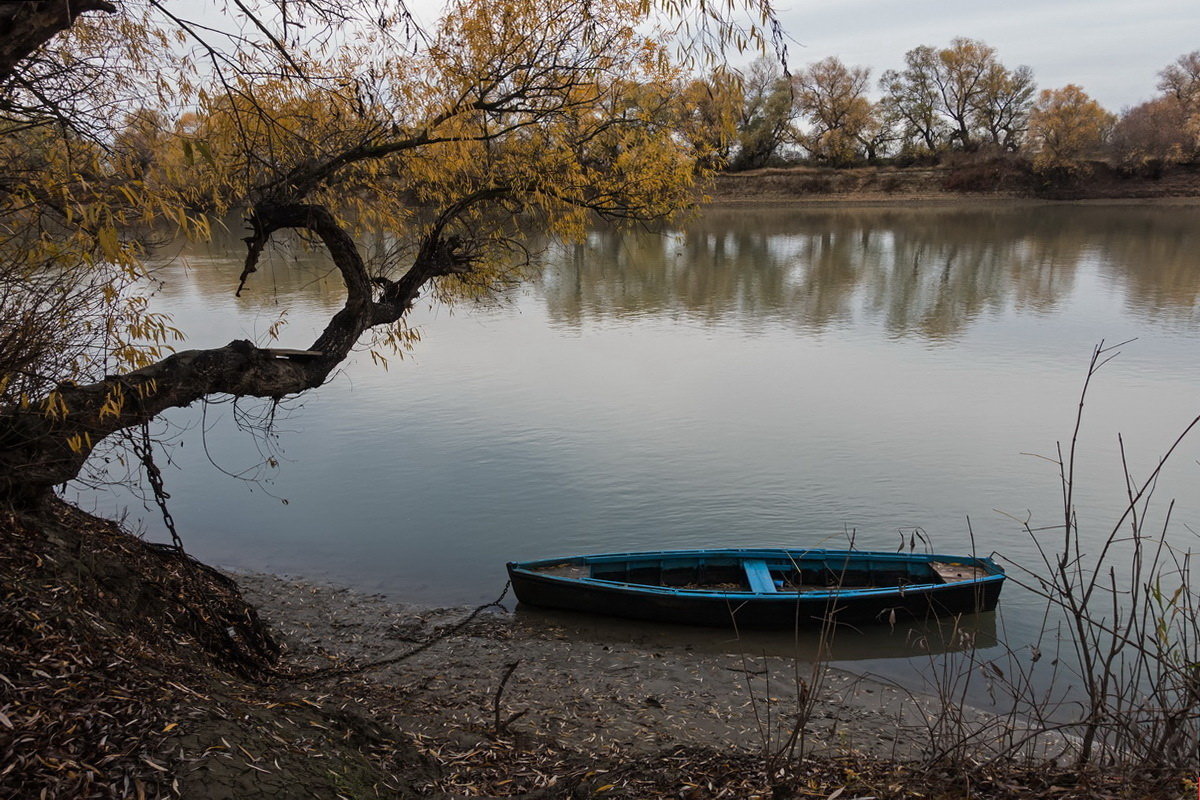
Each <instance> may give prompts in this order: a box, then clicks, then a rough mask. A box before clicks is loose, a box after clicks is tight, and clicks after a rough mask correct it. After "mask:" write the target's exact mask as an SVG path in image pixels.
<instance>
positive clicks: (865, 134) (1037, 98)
mask: <svg viewBox="0 0 1200 800" xmlns="http://www.w3.org/2000/svg"><path fill="white" fill-rule="evenodd" d="M904 62H905V67H904V69H901V70H888V71H886V72H884V73H883V74H882V75H881V76H880V78H879V80H878V82H877V83H876V84H875V85H876V86H877V87H878V90H879V95H880V99H878V100H872V99H871V97H869V96H868V95H869V92H870V90H871V88H872V80H871V69H870V68H869V67H857V66H854V67H852V66H847V65H846V64H844V63H843V62H842V61H841V60H840V59H838V58H836V57H829V58H826V59H823V60H821V61H816V62H814V63H811V64H808V65H807V66H805V67H803V68H802V69H798V70H795V71H793V73H792V74H791V75H790V76H789V75H786V74H785V73H784V72H783V69H782V68H781V66H780V65H779V64H778V63H777V62H775V61H772V60H769V59H760V60H759V61H756V62H755V63H754V64H752V65H751V66H750V67H749V68H748V69H746V70H744V71H743V72H741V73H734V72H730V71H724V70H718V71H714V72H713V73H711V74H710V75H708V76H707V77H705V78H703V79H698V80H695V81H693V82H692V83H691V84H690V85H689V87H688V92H689V94H690V95H691V96H692V98H693V99H694V107H695V116H694V119H692V120H691V121H690V122H689V130H688V133H689V135H690V136H691V137H692V138H693V140H694V141H695V143H696V144H697V145H698V146H703V147H704V148H706V150H707V152H708V153H709V154H710V156H709V158H710V159H711V161H710V163H712V164H713V165H722V166H724V167H725V168H726V169H729V170H732V171H740V170H747V169H756V168H760V167H766V166H772V165H780V164H786V163H797V162H801V161H802V162H806V163H810V164H818V165H824V166H835V167H843V166H854V165H857V164H864V163H879V162H881V161H890V162H892V163H916V162H921V161H929V160H933V159H936V158H938V157H940V156H942V155H944V154H946V153H949V152H967V153H977V152H979V153H985V154H997V153H1019V154H1022V155H1025V156H1027V157H1028V158H1029V160H1030V161H1031V163H1032V165H1033V167H1034V168H1035V169H1037V170H1038V171H1040V172H1045V173H1054V172H1059V173H1063V172H1065V173H1070V172H1073V171H1078V170H1079V169H1080V168H1081V167H1082V165H1083V164H1085V163H1086V162H1087V161H1089V160H1105V161H1108V162H1110V163H1112V164H1113V165H1114V166H1119V167H1127V168H1134V169H1140V168H1145V167H1147V166H1161V165H1163V164H1168V163H1178V162H1190V161H1194V160H1196V159H1197V157H1198V156H1200V50H1198V51H1195V52H1192V53H1189V54H1187V55H1183V56H1180V57H1179V58H1178V59H1176V60H1175V61H1174V62H1173V63H1171V64H1170V65H1168V66H1167V67H1165V68H1164V69H1163V70H1162V71H1160V72H1159V73H1158V78H1159V80H1158V84H1157V88H1158V91H1159V94H1158V95H1157V96H1156V97H1154V98H1153V99H1152V100H1149V101H1147V102H1145V103H1142V104H1140V105H1137V106H1134V107H1132V108H1127V109H1125V110H1123V111H1121V112H1120V114H1114V113H1112V112H1110V111H1108V110H1106V109H1104V108H1103V107H1101V106H1100V104H1099V103H1097V102H1096V101H1095V100H1093V99H1092V98H1091V97H1089V96H1088V94H1087V92H1085V91H1084V90H1083V89H1082V88H1080V87H1079V86H1076V85H1074V84H1068V85H1067V86H1064V87H1061V88H1056V89H1043V90H1042V91H1040V92H1039V91H1038V89H1037V86H1036V84H1035V82H1034V75H1033V70H1032V69H1030V68H1029V67H1027V66H1019V67H1016V68H1015V69H1010V68H1008V67H1007V66H1005V65H1004V64H1003V63H1001V61H1000V60H999V58H998V57H997V54H996V50H995V49H994V48H992V47H990V46H988V45H987V44H985V43H984V42H981V41H978V40H974V39H967V38H957V39H954V40H953V41H952V42H951V43H950V45H949V46H948V47H944V48H941V49H938V48H934V47H929V46H925V45H922V46H920V47H916V48H913V49H912V50H909V51H908V52H907V53H906V54H905V56H904Z"/></svg>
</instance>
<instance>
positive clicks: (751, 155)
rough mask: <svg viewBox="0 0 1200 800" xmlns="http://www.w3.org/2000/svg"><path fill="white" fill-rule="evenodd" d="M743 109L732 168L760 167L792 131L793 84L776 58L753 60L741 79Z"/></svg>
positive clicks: (738, 126) (763, 165)
mask: <svg viewBox="0 0 1200 800" xmlns="http://www.w3.org/2000/svg"><path fill="white" fill-rule="evenodd" d="M741 88H742V109H741V115H740V118H739V120H738V125H737V130H738V137H737V138H738V141H737V147H736V150H735V152H734V155H733V159H732V162H731V163H730V169H732V170H735V171H736V170H746V169H758V168H759V167H765V166H767V165H768V164H770V163H771V161H772V159H774V158H775V157H776V156H777V155H778V154H779V151H780V149H781V148H782V147H783V145H784V144H785V143H786V142H787V141H788V140H789V139H790V138H791V133H792V117H793V113H792V87H791V83H790V82H789V81H788V79H787V78H786V77H785V76H784V74H783V71H782V70H781V69H780V68H779V63H778V62H777V61H774V60H772V59H768V58H760V59H758V60H756V61H755V62H754V63H752V64H751V65H750V66H749V67H748V68H747V69H746V70H745V72H744V73H743V75H742V79H741Z"/></svg>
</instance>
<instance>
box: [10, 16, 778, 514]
mask: <svg viewBox="0 0 1200 800" xmlns="http://www.w3.org/2000/svg"><path fill="white" fill-rule="evenodd" d="M236 5H237V7H238V9H240V11H239V12H238V13H239V14H240V15H241V17H242V23H241V24H240V25H235V26H233V27H234V30H233V31H232V32H231V33H230V34H229V35H228V37H227V38H226V39H224V40H223V42H222V43H221V44H219V45H216V44H214V43H213V41H212V37H214V36H216V35H217V34H216V33H214V28H213V27H212V26H208V25H206V26H198V25H196V24H194V23H190V22H188V21H187V20H185V19H182V18H180V17H178V16H176V15H174V14H172V13H171V12H169V11H165V10H163V8H162V7H161V6H159V5H158V4H157V3H152V4H150V5H146V6H136V7H135V6H132V5H120V6H118V5H114V4H109V3H108V2H105V1H104V0H95V2H93V3H92V4H91V5H87V4H86V3H82V4H81V3H78V2H75V3H74V4H69V3H67V2H65V0H64V1H63V2H59V0H45V2H39V3H17V4H8V5H6V6H5V7H4V8H3V9H0V19H2V20H3V21H4V22H5V23H6V24H5V25H3V26H0V160H2V161H3V169H0V175H3V176H4V177H3V178H0V223H3V224H2V225H0V315H2V316H3V328H2V329H0V330H2V331H3V334H2V335H0V500H2V501H3V502H5V503H9V504H21V503H33V502H36V501H37V500H38V499H39V498H40V497H42V496H43V495H45V493H47V492H49V491H50V490H51V488H52V487H53V486H55V485H58V484H61V483H63V482H64V481H67V480H71V479H73V478H74V477H76V475H77V474H78V473H79V471H80V470H81V468H82V467H83V465H84V464H85V462H86V461H87V459H88V457H89V455H90V454H91V453H92V452H93V451H94V449H95V448H96V447H97V446H99V445H100V444H101V443H103V442H105V441H106V440H109V439H110V438H111V437H112V436H113V435H114V434H117V433H120V432H122V431H128V430H135V429H137V428H138V427H140V426H144V425H145V424H146V423H147V422H148V421H149V420H151V419H153V418H154V417H155V416H157V415H158V414H160V413H162V412H163V411H164V410H166V409H169V408H173V407H180V406H186V405H189V404H191V403H194V402H197V401H201V400H203V399H205V398H207V397H210V396H212V395H218V394H219V395H226V396H234V397H258V398H266V399H268V400H278V399H280V398H283V397H286V396H289V395H294V394H297V393H300V392H304V391H306V390H309V389H312V388H314V387H317V386H319V385H321V384H322V383H323V382H325V381H326V380H327V378H328V377H329V375H330V374H331V373H332V372H333V370H335V369H336V368H337V367H338V365H339V364H341V363H342V361H343V360H344V359H345V358H346V357H347V355H348V354H349V353H350V352H351V351H352V349H354V348H355V347H358V346H361V345H366V346H368V347H387V346H401V347H402V346H405V344H406V343H407V342H408V341H410V338H411V335H410V332H409V331H408V328H407V326H406V323H405V319H406V315H407V314H408V311H409V309H410V308H411V307H412V306H413V304H414V302H415V301H416V300H417V298H418V297H419V296H422V295H430V296H433V297H436V298H440V299H443V300H447V301H450V300H453V299H455V298H458V297H463V296H477V295H480V294H482V293H487V292H489V291H491V290H493V289H495V288H496V287H498V286H503V285H507V283H508V282H510V281H512V280H514V279H517V278H519V277H520V275H521V272H520V269H521V266H522V264H523V262H524V261H525V259H526V255H527V254H526V251H525V249H524V247H523V245H522V243H521V237H522V235H523V234H522V231H523V230H525V229H526V227H527V226H528V225H529V224H533V225H535V226H537V227H539V228H541V229H542V230H549V231H550V232H552V233H557V234H559V235H563V236H574V235H578V234H580V233H581V232H582V230H583V229H584V226H585V225H586V224H587V221H588V219H589V218H590V217H594V216H598V217H601V218H605V219H611V220H617V221H622V220H651V219H657V218H662V217H666V216H668V215H670V214H672V213H673V212H675V211H676V210H678V209H680V208H683V207H686V206H687V205H689V204H690V203H691V202H692V200H693V197H694V193H693V187H694V183H695V180H696V177H697V174H698V173H697V157H698V155H699V154H698V152H697V149H696V147H695V146H693V144H691V143H689V142H686V141H684V140H683V139H682V137H680V136H679V135H678V130H679V129H680V125H681V118H682V117H683V116H684V115H685V110H684V108H683V105H682V102H681V97H680V93H679V92H678V91H677V87H678V86H679V85H680V82H681V80H682V79H683V76H682V73H681V70H680V69H679V68H677V67H675V66H673V65H672V58H671V53H670V51H669V50H668V49H667V48H668V47H670V44H669V39H670V36H669V33H670V32H669V31H664V30H660V29H656V27H655V20H654V19H653V18H652V17H651V12H652V11H653V9H651V8H650V7H649V6H648V5H647V4H645V3H642V2H637V1H631V0H599V1H597V0H555V2H546V3H532V2H524V1H523V0H490V1H489V2H484V3H466V2H457V3H452V4H451V5H450V7H449V8H448V10H447V12H446V14H445V16H444V18H443V20H442V22H441V23H440V24H439V26H438V27H437V28H436V29H435V30H433V31H429V32H428V33H427V34H425V35H424V36H420V37H417V36H413V35H411V28H409V27H406V26H409V25H411V19H409V18H408V17H407V15H406V13H405V12H404V10H403V8H402V7H396V8H393V9H391V10H389V9H387V8H385V7H383V6H382V5H380V4H376V3H372V4H367V5H364V6H362V7H358V6H354V5H352V4H349V3H347V4H340V5H337V6H333V5H326V4H324V3H319V2H311V3H287V4H281V5H279V6H271V5H267V6H266V7H265V8H259V9H257V11H258V13H255V9H254V8H253V7H251V6H250V5H248V4H247V3H243V2H238V3H237V4H236ZM701 6H702V8H701V10H702V11H704V13H702V14H701V15H700V16H701V17H703V18H705V19H708V20H710V22H711V21H713V20H716V24H715V27H716V28H717V30H716V32H715V33H714V34H713V35H714V36H716V37H717V38H716V41H721V40H727V39H728V37H729V36H730V35H731V33H730V31H731V29H726V28H722V25H723V24H724V23H723V21H722V19H721V15H720V14H719V13H718V12H716V11H715V10H713V9H708V8H707V7H706V6H704V4H703V3H701ZM88 10H92V11H95V12H96V16H95V18H94V19H93V18H89V17H87V16H86V15H85V16H80V14H79V12H80V11H88ZM658 10H659V11H661V12H663V13H667V14H670V15H674V16H675V19H676V20H679V19H684V20H686V19H690V18H691V17H690V16H689V15H688V14H687V13H685V12H688V11H690V10H692V6H691V5H689V4H686V3H682V4H681V3H676V2H674V0H667V2H664V3H662V4H661V5H660V6H658ZM756 11H757V13H759V14H760V15H766V17H767V19H768V21H769V16H770V13H771V12H770V8H769V6H766V5H762V6H757V7H756ZM710 12H711V13H710ZM760 21H761V20H760ZM680 24H682V23H678V22H676V23H674V24H673V25H672V26H670V27H672V28H678V27H679V25H680ZM730 24H732V23H730ZM759 29H761V27H760V28H759ZM313 30H320V31H321V32H322V35H321V36H317V37H314V38H311V39H309V40H308V41H307V42H302V43H297V37H298V36H299V35H300V34H301V32H311V31H313ZM406 31H409V33H406ZM708 32H709V33H712V32H713V31H712V28H709V29H708ZM735 32H736V31H735ZM742 33H743V34H744V33H745V31H742ZM751 33H752V32H751ZM260 34H261V35H260ZM176 41H178V42H180V43H181V44H186V45H188V46H187V47H180V46H168V45H169V44H171V43H172V42H176ZM693 41H695V37H693ZM699 41H700V44H693V45H692V46H693V47H701V48H704V47H707V46H709V44H711V42H712V41H714V40H705V39H703V38H702V37H701V39H700V40H699ZM706 42H707V43H706ZM189 48H196V49H195V50H192V49H189ZM693 52H695V51H693ZM194 53H200V54H201V55H202V56H203V60H202V61H200V62H198V61H196V60H195V59H194V56H193V54H194ZM164 60H167V61H169V62H170V63H164ZM153 101H158V102H159V103H160V105H161V106H162V107H163V108H167V107H170V106H172V104H174V107H176V108H181V107H188V108H191V109H194V110H195V117H193V118H192V119H190V120H189V121H188V123H187V124H186V125H176V126H163V125H159V124H158V123H159V119H158V118H157V117H156V116H155V114H154V112H155V111H157V110H158V109H153V110H149V109H150V106H151V104H152V103H153ZM138 107H146V108H148V110H147V111H145V112H138V113H137V114H135V115H133V116H132V117H130V118H129V120H128V123H127V124H124V126H123V128H122V129H121V130H118V131H114V130H113V126H112V123H113V122H119V121H121V115H118V114H115V113H114V111H113V110H114V109H125V110H128V109H133V108H138ZM151 141H152V142H153V143H152V145H149V144H148V143H149V142H151ZM148 157H149V158H152V161H153V170H154V172H155V180H154V181H149V180H147V179H146V175H147V170H148V169H149V168H150V166H151V165H150V163H148V162H147V158H148ZM201 210H202V211H205V212H211V213H214V214H224V213H227V212H233V211H240V212H241V213H242V214H243V215H244V217H245V220H246V225H247V229H248V230H247V236H246V246H247V252H246V259H245V265H244V270H243V273H242V276H241V281H240V284H241V285H240V286H239V287H237V289H238V291H255V289H256V281H255V273H256V270H257V267H258V263H259V260H260V258H261V257H262V255H263V253H264V251H265V250H266V248H267V247H269V246H270V244H271V242H272V241H273V240H274V239H275V238H277V237H280V236H283V235H286V234H288V233H293V234H300V235H302V236H303V237H305V238H306V240H307V241H309V242H311V243H312V244H313V246H315V247H318V248H320V249H322V250H323V251H324V252H325V253H326V254H327V256H328V258H329V259H330V262H331V263H332V266H333V268H334V270H335V271H336V273H337V274H338V275H340V277H341V280H342V282H343V284H344V287H345V297H344V300H343V303H342V306H341V308H340V309H339V310H338V311H337V312H336V313H334V314H332V315H331V316H330V317H329V319H328V320H327V321H326V323H325V327H324V330H323V331H322V332H321V333H320V334H319V335H318V336H317V338H316V339H315V341H312V342H296V343H293V347H292V348H289V349H278V348H274V347H271V346H269V345H270V344H271V343H270V342H259V343H253V342H249V341H234V342H230V343H229V344H227V345H225V346H223V347H217V348H213V349H207V350H195V349H193V350H182V351H174V347H176V346H178V341H179V340H180V339H181V337H182V336H183V333H182V332H179V331H176V330H175V329H174V328H172V327H171V325H170V322H169V320H167V319H165V318H163V317H160V316H156V315H154V314H151V313H149V312H148V310H147V308H148V307H147V296H146V291H145V290H144V288H143V287H144V286H146V285H147V284H146V280H147V278H148V276H149V269H148V267H147V260H146V259H147V257H148V255H149V253H150V251H149V249H148V247H149V245H148V242H147V241H146V239H145V238H144V236H143V234H144V233H145V232H146V231H162V230H164V227H163V226H167V225H169V226H170V231H171V232H173V233H175V234H178V235H188V236H197V237H202V236H204V235H206V233H207V230H208V222H207V220H208V217H207V216H205V215H202V214H200V213H198V212H199V211H201ZM369 230H386V231H388V232H389V233H390V234H392V235H393V236H394V238H395V239H396V241H398V242H399V243H400V246H398V247H396V248H393V249H392V250H391V251H390V252H389V253H388V254H387V255H386V256H385V257H382V258H380V259H379V260H376V261H371V262H368V261H367V260H366V259H365V258H364V256H363V254H362V252H361V251H360V249H359V247H358V245H357V244H356V241H355V234H356V233H361V232H364V231H369ZM232 288H233V287H231V289H232ZM295 345H300V347H295Z"/></svg>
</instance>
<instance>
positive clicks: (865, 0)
mask: <svg viewBox="0 0 1200 800" xmlns="http://www.w3.org/2000/svg"><path fill="white" fill-rule="evenodd" d="M785 3H786V0H779V6H778V8H779V12H780V18H781V20H782V22H783V24H784V28H785V30H786V31H787V33H788V34H789V35H790V36H791V37H792V38H793V39H795V40H796V41H795V42H792V43H791V44H790V54H789V64H790V65H791V66H793V68H795V67H800V66H803V65H805V64H807V63H809V62H812V61H817V60H819V59H822V58H825V57H826V56H838V57H840V58H841V59H842V60H843V61H845V62H846V63H847V64H852V65H858V66H865V67H871V68H872V78H873V79H875V80H877V79H878V78H879V75H880V73H882V72H883V71H884V70H885V69H896V68H899V67H901V66H903V63H904V53H905V52H906V51H908V50H911V49H912V48H914V47H916V46H917V45H921V44H928V45H932V46H936V47H943V46H945V45H947V44H948V43H949V42H950V40H951V39H952V38H954V37H955V36H967V37H970V38H972V39H982V40H983V41H985V42H987V43H988V44H990V45H991V46H992V47H994V48H996V50H997V51H998V52H999V56H1000V60H1001V61H1002V62H1004V64H1005V65H1006V66H1008V67H1016V66H1019V65H1021V64H1028V65H1029V66H1030V67H1032V68H1033V72H1034V75H1035V77H1036V79H1037V83H1038V87H1039V88H1043V89H1049V88H1055V87H1059V86H1064V85H1066V84H1068V83H1075V84H1078V85H1080V86H1082V87H1083V89H1084V90H1085V91H1086V92H1087V93H1088V94H1090V95H1091V96H1092V97H1094V98H1096V100H1098V101H1099V102H1100V103H1101V104H1102V105H1103V106H1105V107H1106V108H1108V109H1109V110H1111V111H1120V110H1121V109H1122V108H1124V107H1125V106H1130V105H1135V104H1137V103H1140V102H1141V101H1143V100H1148V99H1150V97H1151V96H1153V95H1154V94H1155V93H1156V90H1155V88H1154V87H1155V84H1156V83H1157V82H1158V77H1157V76H1158V71H1159V70H1161V69H1162V68H1163V67H1165V66H1166V65H1167V64H1169V63H1170V62H1172V61H1174V60H1175V59H1176V58H1178V57H1179V56H1181V55H1183V54H1184V53H1190V52H1192V51H1193V50H1200V0H1006V2H994V1H993V2H987V1H983V0H958V2H951V0H904V2H898V1H897V0H824V1H823V2H813V1H812V0H791V2H790V3H789V4H786V5H785Z"/></svg>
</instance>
